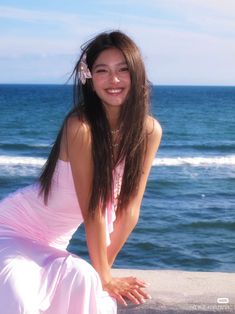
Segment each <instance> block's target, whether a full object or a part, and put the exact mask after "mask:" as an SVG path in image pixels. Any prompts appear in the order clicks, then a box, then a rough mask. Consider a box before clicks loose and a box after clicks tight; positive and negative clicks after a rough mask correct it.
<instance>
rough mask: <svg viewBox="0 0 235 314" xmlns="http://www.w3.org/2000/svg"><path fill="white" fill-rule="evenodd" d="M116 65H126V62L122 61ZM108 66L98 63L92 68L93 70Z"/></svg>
mask: <svg viewBox="0 0 235 314" xmlns="http://www.w3.org/2000/svg"><path fill="white" fill-rule="evenodd" d="M116 65H127V63H126V61H123V62H120V63H117V64H116ZM107 66H108V64H105V63H98V64H96V65H95V66H94V70H95V69H96V68H98V67H107Z"/></svg>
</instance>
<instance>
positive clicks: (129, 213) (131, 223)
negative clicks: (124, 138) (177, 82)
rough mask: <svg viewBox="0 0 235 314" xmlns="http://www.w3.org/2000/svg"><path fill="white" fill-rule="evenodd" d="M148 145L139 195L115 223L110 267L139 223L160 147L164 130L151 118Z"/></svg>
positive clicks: (109, 250) (149, 120)
mask: <svg viewBox="0 0 235 314" xmlns="http://www.w3.org/2000/svg"><path fill="white" fill-rule="evenodd" d="M147 131H148V143H147V151H146V158H145V162H144V166H143V174H142V177H141V179H140V184H139V190H138V193H137V195H136V196H135V197H134V198H133V199H132V200H131V201H130V203H129V204H128V208H127V209H126V210H125V211H124V212H123V213H122V214H121V215H118V216H117V219H116V221H115V223H114V231H113V232H112V233H111V244H110V245H109V247H108V248H107V254H108V262H109V265H110V267H112V264H113V262H114V260H115V258H116V256H117V254H118V252H119V251H120V250H121V248H122V246H123V245H124V243H125V242H126V240H127V238H128V237H129V235H130V233H131V232H132V230H133V229H134V227H135V225H136V224H137V222H138V218H139V212H140V206H141V202H142V198H143V194H144V191H145V187H146V183H147V179H148V176H149V172H150V169H151V166H152V162H153V159H154V157H155V154H156V151H157V149H158V147H159V144H160V141H161V136H162V129H161V126H160V124H159V123H158V122H157V121H156V120H154V119H153V118H151V117H148V118H147Z"/></svg>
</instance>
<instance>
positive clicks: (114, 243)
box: [107, 209, 139, 268]
mask: <svg viewBox="0 0 235 314" xmlns="http://www.w3.org/2000/svg"><path fill="white" fill-rule="evenodd" d="M138 218H139V209H138V210H136V211H135V212H133V211H130V210H129V211H126V212H123V213H122V214H121V215H120V216H117V219H116V221H115V223H114V231H113V232H112V233H111V236H110V238H111V244H110V245H109V246H108V248H107V256H108V264H109V266H110V268H111V267H112V265H113V263H114V261H115V259H116V256H117V255H118V253H119V251H120V250H121V248H122V247H123V245H124V244H125V242H126V240H127V239H128V237H129V235H130V234H131V232H132V230H133V229H134V228H135V226H136V224H137V222H138Z"/></svg>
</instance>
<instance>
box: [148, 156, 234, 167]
mask: <svg viewBox="0 0 235 314" xmlns="http://www.w3.org/2000/svg"><path fill="white" fill-rule="evenodd" d="M183 165H188V166H193V167H208V166H212V167H213V166H215V167H218V166H235V155H229V156H210V157H202V156H201V157H199V156H197V157H171V158H155V159H154V161H153V166H183Z"/></svg>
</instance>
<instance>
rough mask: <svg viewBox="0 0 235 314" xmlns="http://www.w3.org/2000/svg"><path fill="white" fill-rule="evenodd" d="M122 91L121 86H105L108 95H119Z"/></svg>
mask: <svg viewBox="0 0 235 314" xmlns="http://www.w3.org/2000/svg"><path fill="white" fill-rule="evenodd" d="M122 91H123V88H107V89H106V92H107V93H108V94H110V95H119V94H121V93H122Z"/></svg>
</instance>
